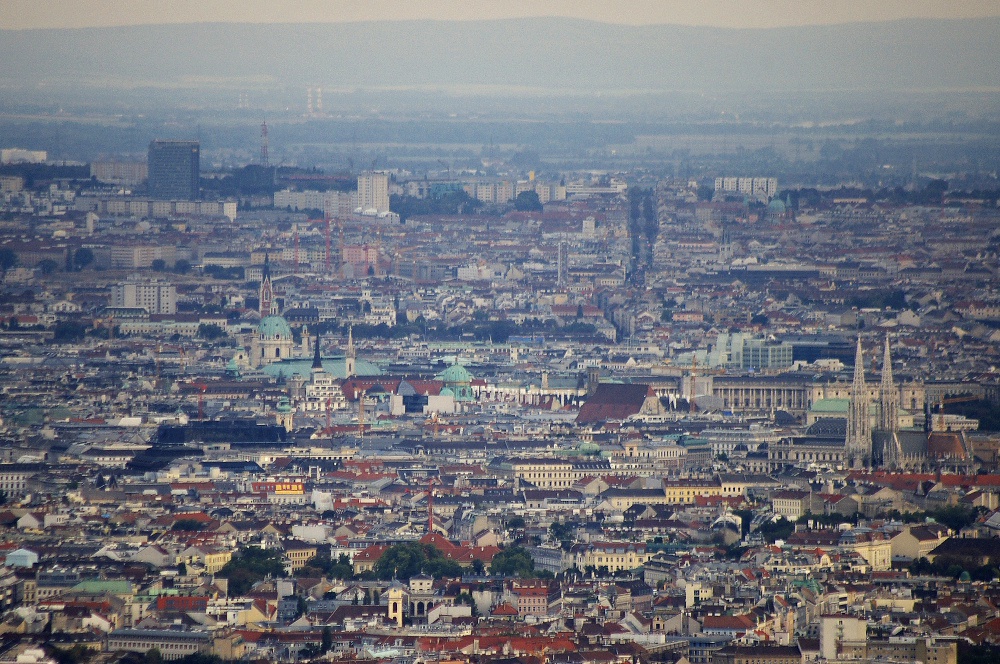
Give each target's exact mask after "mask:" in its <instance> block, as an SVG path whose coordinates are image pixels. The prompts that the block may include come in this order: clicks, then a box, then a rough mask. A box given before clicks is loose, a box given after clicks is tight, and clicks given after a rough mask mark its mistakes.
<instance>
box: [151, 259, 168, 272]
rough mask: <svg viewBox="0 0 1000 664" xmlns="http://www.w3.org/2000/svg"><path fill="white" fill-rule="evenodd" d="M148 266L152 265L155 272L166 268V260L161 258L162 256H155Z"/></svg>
mask: <svg viewBox="0 0 1000 664" xmlns="http://www.w3.org/2000/svg"><path fill="white" fill-rule="evenodd" d="M150 267H152V268H153V269H154V270H156V271H157V272H163V271H164V270H166V269H167V261H165V260H163V259H162V258H156V259H154V260H153V262H152V264H151V265H150Z"/></svg>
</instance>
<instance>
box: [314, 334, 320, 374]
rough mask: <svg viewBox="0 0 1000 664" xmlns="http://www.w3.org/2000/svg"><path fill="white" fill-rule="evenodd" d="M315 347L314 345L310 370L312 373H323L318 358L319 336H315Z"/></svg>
mask: <svg viewBox="0 0 1000 664" xmlns="http://www.w3.org/2000/svg"><path fill="white" fill-rule="evenodd" d="M315 345H316V350H315V351H314V352H313V364H312V370H313V372H316V371H323V361H322V360H321V359H320V357H319V335H318V334H317V335H316V344H315Z"/></svg>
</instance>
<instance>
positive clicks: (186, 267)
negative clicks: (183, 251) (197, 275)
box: [174, 258, 191, 274]
mask: <svg viewBox="0 0 1000 664" xmlns="http://www.w3.org/2000/svg"><path fill="white" fill-rule="evenodd" d="M190 271H191V261H187V260H184V259H183V258H180V259H178V260H177V262H176V263H174V272H176V273H177V274H187V273H188V272H190Z"/></svg>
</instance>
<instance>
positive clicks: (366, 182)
mask: <svg viewBox="0 0 1000 664" xmlns="http://www.w3.org/2000/svg"><path fill="white" fill-rule="evenodd" d="M357 202H358V207H359V208H361V213H362V214H380V213H382V212H388V211H389V174H388V173H378V172H371V173H362V174H361V175H359V176H358V201H357ZM373 210H374V212H372V211H373Z"/></svg>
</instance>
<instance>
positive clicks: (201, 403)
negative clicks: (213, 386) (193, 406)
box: [191, 383, 208, 420]
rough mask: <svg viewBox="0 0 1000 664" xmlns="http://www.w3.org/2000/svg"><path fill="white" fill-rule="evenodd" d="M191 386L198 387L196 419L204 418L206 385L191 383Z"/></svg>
mask: <svg viewBox="0 0 1000 664" xmlns="http://www.w3.org/2000/svg"><path fill="white" fill-rule="evenodd" d="M191 386H192V387H197V388H198V419H199V420H204V419H205V390H207V389H208V385H206V384H204V383H191Z"/></svg>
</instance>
